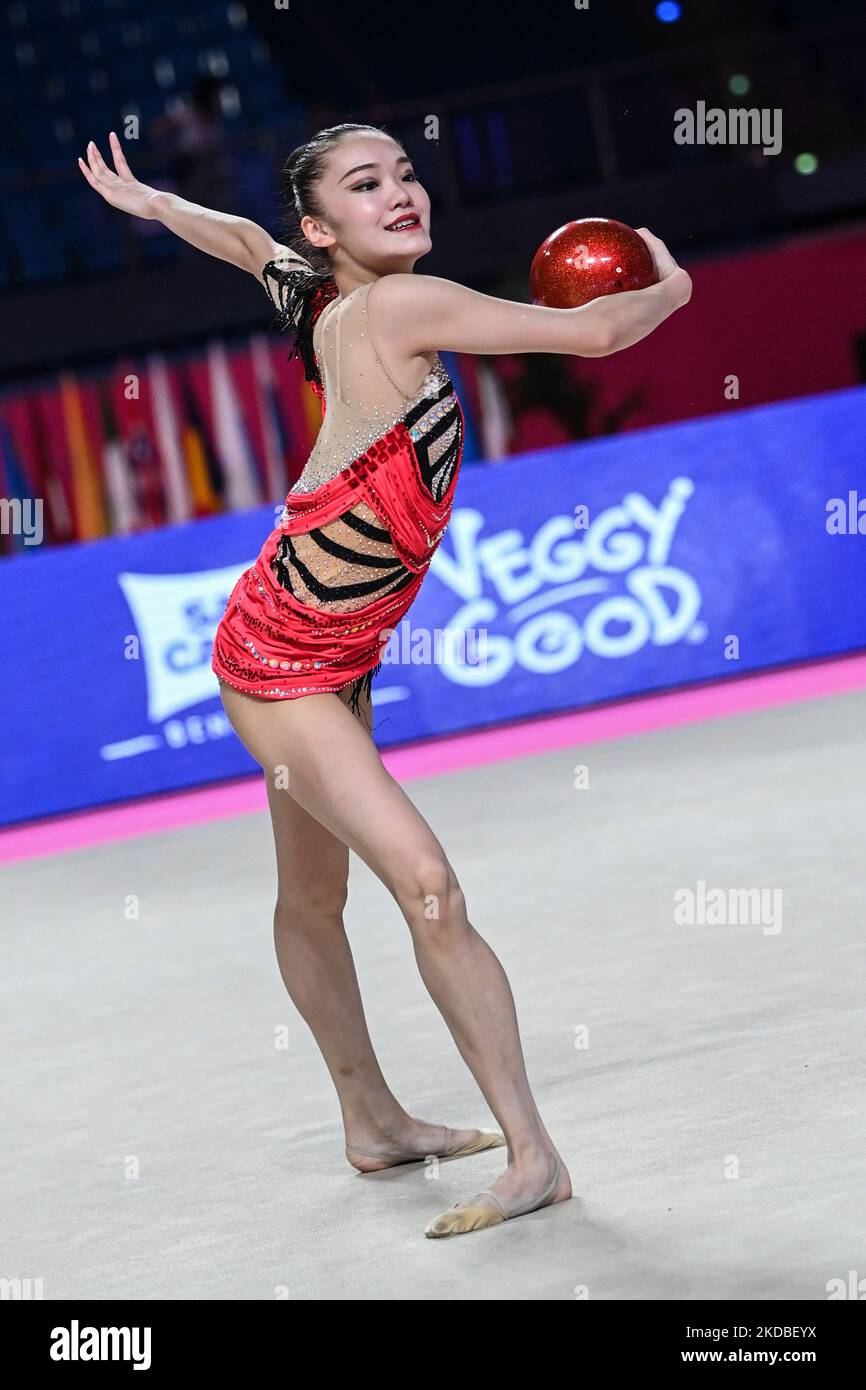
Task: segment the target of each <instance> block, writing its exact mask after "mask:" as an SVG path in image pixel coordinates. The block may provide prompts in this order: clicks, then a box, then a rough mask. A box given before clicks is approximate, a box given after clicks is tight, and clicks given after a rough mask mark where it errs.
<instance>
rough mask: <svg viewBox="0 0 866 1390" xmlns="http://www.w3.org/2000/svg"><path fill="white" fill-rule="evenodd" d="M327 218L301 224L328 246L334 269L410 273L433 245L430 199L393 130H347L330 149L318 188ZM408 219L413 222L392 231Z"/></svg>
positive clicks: (313, 238)
mask: <svg viewBox="0 0 866 1390" xmlns="http://www.w3.org/2000/svg"><path fill="white" fill-rule="evenodd" d="M318 195H319V203H320V205H321V206H322V207H324V208H325V209H326V210H327V217H326V218H323V219H316V218H308V217H305V218H303V219H302V220H301V227H302V229H303V231H304V232H305V234H306V236H307V237H309V239H310V240H311V241H312V242H313V244H314V245H315V246H321V247H323V248H325V249H329V250H330V254H331V260H332V265H333V268H334V272H335V273H336V274H339V273H340V272H341V271H342V272H343V273H346V272H352V271H355V272H357V271H358V270H360V269H366V270H372V271H375V272H377V273H378V274H380V275H389V274H393V273H394V272H395V271H404V272H410V271H411V270H412V266H413V265H414V263H415V261H417V260H418V258H419V256H425V255H426V254H427V252H428V251H429V250H430V248H431V246H432V244H433V243H432V241H431V240H430V199H429V197H428V196H427V193H426V192H425V190H424V187H423V185H422V184H420V183H419V182H418V180H417V179H416V177H415V173H414V169H413V165H412V161H411V159H409V157H408V156H407V154H406V151H405V150H404V149H403V148H402V146H401V145H398V144H397V142H396V141H395V140H392V139H391V137H390V135H384V134H383V135H377V134H373V133H371V134H369V135H362V134H360V133H359V134H357V135H346V136H344V137H343V139H342V140H340V142H339V143H338V144H337V145H336V146H335V148H334V149H333V150H332V151H331V154H330V157H329V159H328V167H327V172H326V174H325V175H324V177H323V179H322V180H321V182H320V184H319V187H318ZM404 218H405V219H410V220H411V222H412V224H413V225H409V226H407V227H406V228H405V229H404V230H399V229H397V230H392V228H393V225H394V223H399V222H400V220H401V219H404Z"/></svg>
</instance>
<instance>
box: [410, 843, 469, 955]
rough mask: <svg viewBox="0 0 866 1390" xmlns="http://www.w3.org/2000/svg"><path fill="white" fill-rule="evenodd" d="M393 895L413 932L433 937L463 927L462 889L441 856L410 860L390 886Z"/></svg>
mask: <svg viewBox="0 0 866 1390" xmlns="http://www.w3.org/2000/svg"><path fill="white" fill-rule="evenodd" d="M394 895H395V897H396V899H397V902H398V903H399V905H400V910H401V912H402V913H403V916H404V917H405V918H406V921H407V922H408V924H409V926H410V928H411V929H412V930H413V932H414V931H416V930H417V931H422V932H424V933H425V934H426V935H427V936H435V935H442V934H443V933H444V931H446V930H449V931H450V930H453V929H455V928H462V927H464V926H465V925H466V911H465V901H464V898H463V890H462V889H461V887H460V884H459V883H458V881H457V876H456V874H455V873H454V870H453V868H452V867H451V865H450V864H449V862H448V860H447V859H446V858H445V857H444V856H438V855H423V856H419V857H418V858H415V859H412V858H411V857H410V858H409V860H408V862H407V863H406V864H405V865H404V866H403V867H402V869H401V871H400V875H399V878H398V880H397V882H396V883H395V885H394Z"/></svg>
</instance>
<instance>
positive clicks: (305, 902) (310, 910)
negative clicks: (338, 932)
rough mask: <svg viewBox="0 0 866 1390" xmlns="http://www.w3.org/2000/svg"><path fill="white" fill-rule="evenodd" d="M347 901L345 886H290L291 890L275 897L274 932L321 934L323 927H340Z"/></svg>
mask: <svg viewBox="0 0 866 1390" xmlns="http://www.w3.org/2000/svg"><path fill="white" fill-rule="evenodd" d="M348 897H349V887H348V882H346V883H335V884H333V885H325V884H320V883H319V884H316V883H312V884H310V885H308V886H305V885H299V884H293V885H292V887H291V890H287V891H286V892H283V891H282V889H280V890H279V891H278V893H277V901H276V904H275V906H274V930H275V931H280V932H293V931H295V932H302V931H305V930H310V931H320V930H321V928H322V926H323V925H327V924H328V923H331V924H332V925H336V926H340V927H342V925H343V912H344V910H345V907H346V903H347V901H348Z"/></svg>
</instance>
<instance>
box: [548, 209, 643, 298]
mask: <svg viewBox="0 0 866 1390" xmlns="http://www.w3.org/2000/svg"><path fill="white" fill-rule="evenodd" d="M658 278H659V274H658V270H657V269H656V264H655V261H654V260H653V254H652V252H651V251H650V249H649V247H648V246H647V244H646V242H645V241H644V239H643V237H641V236H638V234H637V232H635V231H634V230H633V229H632V228H631V227H628V226H626V224H625V222H617V221H615V220H614V218H612V217H581V218H579V219H578V220H577V221H576V222H566V223H565V225H564V226H563V227H557V229H556V231H555V232H551V234H550V236H549V237H547V239H546V240H545V241H543V242H542V243H541V245H540V246H539V248H538V250H537V251H536V253H535V255H534V256H533V258H532V265H531V267H530V271H529V285H530V291H531V293H532V299H533V303H535V304H544V305H546V306H547V307H548V308H551V309H576V308H577V306H578V305H580V304H588V303H589V301H590V300H591V299H598V298H599V296H600V295H603V294H618V293H619V292H620V291H621V290H642V289H645V288H646V286H647V285H654V284H656V283H657V281H658Z"/></svg>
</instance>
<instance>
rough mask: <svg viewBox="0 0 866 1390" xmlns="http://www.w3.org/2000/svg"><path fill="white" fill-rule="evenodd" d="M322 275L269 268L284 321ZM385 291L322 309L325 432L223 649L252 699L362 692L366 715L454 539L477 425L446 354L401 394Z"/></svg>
mask: <svg viewBox="0 0 866 1390" xmlns="http://www.w3.org/2000/svg"><path fill="white" fill-rule="evenodd" d="M291 267H295V268H294V269H292V268H291ZM309 271H310V268H309V266H307V264H306V263H305V262H304V261H302V260H299V259H294V258H293V259H288V258H284V259H282V260H278V261H271V262H269V263H268V265H267V266H266V267H265V268H264V271H263V276H264V280H265V284H266V287H267V289H268V292H269V294H270V295H271V297H272V299H273V300H274V301H275V303H276V304H277V307H278V308H279V309H280V310H281V312H283V314H285V313H286V311H287V307H289V306H290V305H291V304H297V302H298V301H297V297H295V298H294V299H292V293H293V291H294V290H296V289H297V286H298V284H299V283H301V281H303V282H304V283H306V284H309V283H310V282H309ZM375 284H376V281H371V282H369V283H367V284H363V285H360V286H358V287H357V289H355V290H353V291H352V292H351V294H349V295H347V296H346V297H345V299H337V302H336V303H335V304H332V303H331V301H332V300H333V299H335V297H336V296H337V290H336V286H335V285H334V284H333V282H332V281H330V282H328V281H326V282H325V286H324V288H323V289H320V290H319V292H318V293H317V294H316V295H315V296H314V297H313V300H312V309H311V312H310V317H309V319H308V323H307V327H308V329H310V325H312V329H313V330H315V331H314V332H312V336H311V337H310V339H309V342H310V343H312V347H313V351H312V352H309V351H308V352H307V353H306V354H304V358H305V363H306V366H307V379H308V380H309V381H310V382H311V384H312V386H313V390H314V391H315V392H316V394H317V395H318V396H319V397H320V400H321V403H322V416H323V420H322V426H321V429H320V431H319V435H318V438H317V440H316V443H315V445H314V447H313V450H312V452H311V454H310V457H309V459H308V461H307V464H306V465H305V467H304V471H303V473H302V474H301V476H300V478H299V479H298V480H297V482H296V483H295V484H293V486H292V488H291V489H290V490H289V492H288V494H287V496H286V501H285V507H284V509H283V514H282V516H281V517H280V520H279V524H278V525H277V526H276V527H275V528H274V530H273V531H272V532H271V533H270V535H269V536H268V537H267V539H266V541H265V542H264V545H263V546H262V549H261V551H260V553H259V556H258V558H257V559H256V561H255V564H253V565H252V566H251V567H250V568H249V569H247V570H245V571H244V573H243V574H242V575H241V576H240V578H239V579H238V581H237V583H236V584H235V586H234V588H233V590H232V593H231V596H230V597H229V601H228V605H227V607H226V611H225V613H224V615H223V617H222V619H221V620H220V623H219V626H218V628H217V631H216V636H215V639H214V648H213V659H212V667H213V670H214V671H215V673H216V675H217V676H218V677H219V678H220V680H223V681H225V682H226V684H227V685H231V686H233V687H234V688H235V689H236V690H241V691H243V692H244V693H245V694H248V695H256V696H259V697H261V698H264V699H270V700H280V699H290V700H291V699H296V698H298V697H300V696H303V695H310V694H318V693H322V692H324V691H338V690H341V689H342V688H343V687H344V686H346V685H347V684H349V683H350V682H351V684H352V692H351V703H352V705H353V707H354V708H355V709H356V710H357V708H358V700H359V698H360V694H361V690H362V689H363V687H364V685H365V684H366V688H367V692H368V693H369V691H370V686H371V683H372V679H373V676H374V675H375V674H376V671H377V670H378V669H379V667H380V665H381V657H382V652H383V650H384V644H385V643H386V642H387V638H388V634H389V633H390V631H391V630H392V629H393V628H396V627H397V626H398V625H399V623H400V621H401V619H402V618H403V617H404V615H405V614H406V612H407V610H408V609H409V607H410V605H411V604H412V602H413V600H414V598H415V596H416V594H417V593H418V590H419V588H420V586H421V583H422V581H423V579H424V575H425V574H426V572H427V569H428V567H429V565H430V561H431V559H432V557H433V554H434V551H435V550H436V548H437V546H438V545H439V542H440V540H441V539H442V536H443V534H444V531H445V529H446V527H447V525H448V521H449V518H450V515H451V508H452V504H453V499H454V490H455V485H456V482H457V475H458V472H459V467H460V459H461V454H462V448H463V438H464V420H463V411H462V408H461V406H460V402H459V400H458V397H457V394H456V392H455V390H454V386H453V383H452V381H451V378H450V377H449V375H448V373H447V372H446V371H445V368H444V367H443V365H442V362H441V360H440V358H439V356H438V354H434V358H433V366H432V367H431V369H430V371H429V373H428V375H427V377H426V378H425V380H424V381H423V382H422V383H421V386H420V387H419V388H418V389H417V390H416V391H415V392H414V394H413V395H408V396H407V395H406V394H405V392H404V391H403V390H402V388H401V387H400V386H398V384H397V383H396V382H395V381H394V379H393V377H392V376H391V374H390V372H389V371H388V368H387V367H386V366H385V364H384V361H383V360H382V357H381V355H380V353H379V351H378V350H377V344H376V341H375V337H374V331H373V328H372V324H371V319H372V317H373V316H374V312H375V295H374V297H373V300H372V301H371V305H370V308H369V309H368V304H367V300H368V296H369V294H370V290H371V287H372V286H373V285H375ZM308 307H309V301H308ZM297 322H298V319H297V315H296V314H293V323H294V324H297ZM320 362H321V363H322V364H323V366H324V373H323V375H324V386H323V384H322V376H321V375H320V373H319V363H320Z"/></svg>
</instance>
